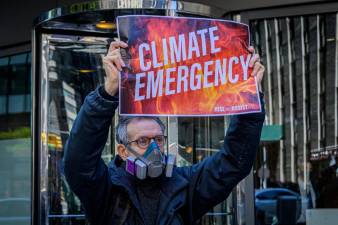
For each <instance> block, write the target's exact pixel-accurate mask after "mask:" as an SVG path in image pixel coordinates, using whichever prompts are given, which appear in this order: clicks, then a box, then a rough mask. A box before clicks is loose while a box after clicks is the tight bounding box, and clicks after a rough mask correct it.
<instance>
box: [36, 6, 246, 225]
mask: <svg viewBox="0 0 338 225" xmlns="http://www.w3.org/2000/svg"><path fill="white" fill-rule="evenodd" d="M121 15H160V16H161V15H162V16H168V15H169V16H185V17H187V16H193V17H220V16H221V15H222V12H221V11H219V10H218V9H215V8H212V7H210V6H208V5H202V4H197V3H190V2H183V1H155V0H153V1H141V0H139V1H135V0H125V1H120V0H113V1H105V0H103V1H98V2H84V3H78V4H74V5H71V6H69V7H65V8H57V9H54V10H51V11H49V12H47V13H45V14H43V15H42V16H41V17H39V18H38V19H37V20H36V22H35V27H34V30H33V62H32V65H33V77H34V78H33V96H34V97H33V98H34V99H33V121H32V122H33V123H32V124H33V175H32V179H33V180H32V184H33V188H32V190H33V192H32V204H33V205H32V224H34V225H35V224H39V225H40V224H41V225H45V224H52V225H56V224H57V225H59V224H60V225H61V224H62V225H66V224H67V225H70V224H72V225H74V224H78V225H82V224H88V222H87V221H86V219H85V216H84V212H83V209H82V207H81V203H80V201H79V199H78V198H77V197H76V195H74V194H73V192H72V191H71V190H70V188H69V186H68V184H67V182H66V180H65V176H64V172H63V162H62V157H63V151H64V145H65V143H66V140H67V138H68V135H69V132H70V130H71V127H72V124H73V122H74V120H75V118H76V115H77V113H78V111H79V109H80V107H81V105H82V103H83V101H84V98H85V96H86V95H87V94H88V93H89V92H91V91H93V90H94V89H95V88H96V87H97V86H99V85H102V84H103V82H104V79H105V73H104V69H103V67H102V62H101V60H102V56H103V55H105V54H106V52H107V50H108V47H109V43H110V42H111V41H112V40H114V39H115V38H117V33H116V24H115V18H116V17H117V16H121ZM117 118H118V113H116V116H115V118H112V121H111V129H110V134H109V138H108V140H107V142H106V145H105V150H104V152H103V154H102V158H103V159H104V161H105V162H107V163H108V162H109V161H110V160H111V159H112V158H113V157H114V155H115V141H114V127H115V124H116V121H117ZM162 119H163V121H164V123H165V124H166V126H167V129H166V130H167V131H166V132H167V135H168V146H167V147H168V148H174V149H176V150H177V151H178V158H177V163H178V166H184V165H190V164H192V163H196V162H198V161H200V160H202V159H203V158H204V157H206V156H208V155H211V154H213V153H214V152H216V151H218V149H219V147H220V146H221V145H222V142H223V137H224V134H225V131H226V127H227V119H226V118H224V117H217V118H211V117H210V118H183V117H180V118H167V117H165V118H162ZM237 193H239V194H237ZM240 193H245V191H243V190H242V191H241V188H240V187H239V188H237V189H236V190H235V191H234V192H233V194H232V196H230V197H229V198H228V200H227V201H226V202H224V203H222V204H220V205H219V206H217V207H215V209H214V210H212V211H210V212H209V213H208V214H207V215H206V216H204V217H203V218H202V219H201V221H200V224H203V225H209V224H217V225H219V224H229V225H230V224H231V225H233V224H234V225H235V224H236V225H237V224H242V223H241V222H240V221H241V218H240V217H241V216H239V215H238V213H237V212H240V211H243V210H244V208H243V206H242V205H241V204H237V202H239V200H238V198H237V196H241V194H240ZM246 224H250V223H246Z"/></svg>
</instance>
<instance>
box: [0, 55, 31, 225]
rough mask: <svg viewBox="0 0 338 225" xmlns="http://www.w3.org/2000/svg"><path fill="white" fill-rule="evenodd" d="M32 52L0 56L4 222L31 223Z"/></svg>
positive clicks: (0, 204)
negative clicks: (30, 53) (30, 58)
mask: <svg viewBox="0 0 338 225" xmlns="http://www.w3.org/2000/svg"><path fill="white" fill-rule="evenodd" d="M29 57H30V55H29V54H28V53H21V54H18V55H12V56H8V57H2V58H0V152H1V154H0V177H1V182H0V224H4V225H5V224H6V225H7V224H16V225H21V224H22V225H24V224H30V219H31V218H30V217H31V207H30V205H31V197H30V195H31V193H30V191H31V172H30V171H31V147H30V146H31V145H30V143H31V138H30V112H31V107H30V97H31V95H30V69H31V65H30V61H29Z"/></svg>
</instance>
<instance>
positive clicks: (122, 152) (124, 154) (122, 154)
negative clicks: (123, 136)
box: [117, 144, 129, 160]
mask: <svg viewBox="0 0 338 225" xmlns="http://www.w3.org/2000/svg"><path fill="white" fill-rule="evenodd" d="M117 153H118V154H119V156H120V157H121V158H122V159H123V160H127V158H128V156H129V152H128V150H127V148H126V146H125V145H124V144H118V145H117Z"/></svg>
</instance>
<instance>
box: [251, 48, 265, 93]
mask: <svg viewBox="0 0 338 225" xmlns="http://www.w3.org/2000/svg"><path fill="white" fill-rule="evenodd" d="M248 51H249V52H250V53H251V54H252V57H251V59H250V63H249V67H250V68H253V70H252V72H251V76H255V77H256V79H257V85H258V90H259V91H260V92H261V91H262V85H261V82H262V79H263V75H264V71H265V67H264V66H263V65H262V63H261V59H260V57H259V55H258V54H255V49H254V47H252V46H250V47H249V48H248Z"/></svg>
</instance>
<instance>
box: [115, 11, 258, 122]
mask: <svg viewBox="0 0 338 225" xmlns="http://www.w3.org/2000/svg"><path fill="white" fill-rule="evenodd" d="M117 23H118V34H119V38H120V40H122V41H125V42H127V43H128V49H127V50H126V51H124V50H122V58H123V59H124V61H125V62H126V65H127V67H126V68H125V69H124V70H123V71H122V72H121V81H120V114H122V115H130V114H133V115H168V116H210V115H228V114H241V113H249V112H258V111H260V102H259V96H258V91H257V86H256V80H255V78H254V77H251V76H250V73H251V68H249V62H250V57H251V55H250V53H249V52H248V50H247V46H248V45H249V31H248V26H246V25H244V24H240V23H235V22H232V21H224V20H213V19H201V18H182V17H162V16H161V17H159V16H122V17H118V18H117Z"/></svg>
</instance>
